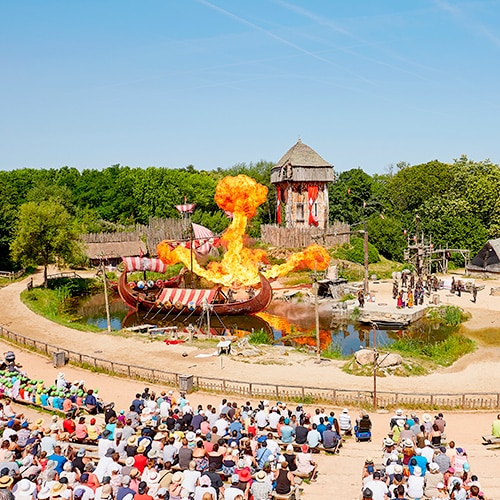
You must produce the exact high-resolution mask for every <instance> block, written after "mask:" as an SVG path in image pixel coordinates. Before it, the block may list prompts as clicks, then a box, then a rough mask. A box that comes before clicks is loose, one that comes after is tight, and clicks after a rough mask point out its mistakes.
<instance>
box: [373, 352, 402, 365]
mask: <svg viewBox="0 0 500 500" xmlns="http://www.w3.org/2000/svg"><path fill="white" fill-rule="evenodd" d="M378 362H379V366H380V367H382V368H385V367H387V366H398V365H400V364H401V363H403V358H402V357H401V354H397V353H395V352H391V353H390V354H383V355H381V356H380V357H379V359H378Z"/></svg>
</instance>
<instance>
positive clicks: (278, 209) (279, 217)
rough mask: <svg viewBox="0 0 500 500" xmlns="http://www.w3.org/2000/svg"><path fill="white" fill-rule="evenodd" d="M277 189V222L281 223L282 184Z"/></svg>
mask: <svg viewBox="0 0 500 500" xmlns="http://www.w3.org/2000/svg"><path fill="white" fill-rule="evenodd" d="M276 189H277V191H278V194H277V201H276V223H277V224H278V225H279V224H281V186H278V187H277V188H276Z"/></svg>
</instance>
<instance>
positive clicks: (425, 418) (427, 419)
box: [422, 413, 432, 422]
mask: <svg viewBox="0 0 500 500" xmlns="http://www.w3.org/2000/svg"><path fill="white" fill-rule="evenodd" d="M422 420H423V421H424V422H431V421H432V417H431V416H430V415H429V414H428V413H424V414H423V415H422Z"/></svg>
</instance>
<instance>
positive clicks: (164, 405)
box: [160, 401, 170, 418]
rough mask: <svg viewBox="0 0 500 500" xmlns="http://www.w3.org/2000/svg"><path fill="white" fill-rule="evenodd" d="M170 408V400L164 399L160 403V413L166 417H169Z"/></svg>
mask: <svg viewBox="0 0 500 500" xmlns="http://www.w3.org/2000/svg"><path fill="white" fill-rule="evenodd" d="M169 410H170V403H169V402H168V401H163V403H162V404H161V405H160V415H161V416H162V417H164V418H167V417H168V411H169Z"/></svg>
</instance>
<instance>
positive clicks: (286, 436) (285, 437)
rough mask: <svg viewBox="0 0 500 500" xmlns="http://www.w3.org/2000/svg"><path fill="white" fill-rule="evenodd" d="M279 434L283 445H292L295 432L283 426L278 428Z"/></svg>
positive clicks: (289, 427) (287, 426) (290, 427)
mask: <svg viewBox="0 0 500 500" xmlns="http://www.w3.org/2000/svg"><path fill="white" fill-rule="evenodd" d="M280 432H281V441H282V442H283V443H287V444H288V443H292V442H293V436H294V435H295V431H294V429H293V427H292V426H291V425H283V426H282V427H281V428H280Z"/></svg>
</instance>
